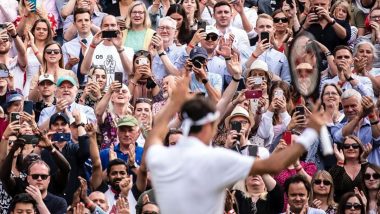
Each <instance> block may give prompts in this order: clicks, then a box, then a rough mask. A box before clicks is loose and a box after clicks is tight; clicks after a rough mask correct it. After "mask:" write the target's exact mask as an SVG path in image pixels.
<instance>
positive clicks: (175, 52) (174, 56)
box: [152, 44, 187, 80]
mask: <svg viewBox="0 0 380 214" xmlns="http://www.w3.org/2000/svg"><path fill="white" fill-rule="evenodd" d="M165 52H166V55H167V56H168V57H169V59H170V61H171V62H172V63H173V65H174V66H175V67H176V68H177V69H180V68H182V67H183V66H184V63H185V60H183V59H182V58H183V56H184V55H187V54H186V49H185V46H176V45H175V44H172V45H170V46H169V47H168V48H167V49H166V50H165ZM152 69H153V74H154V77H155V78H156V80H162V79H164V77H165V76H167V75H168V74H169V73H168V72H167V71H166V69H165V65H164V63H163V62H162V61H161V59H160V57H159V56H158V55H156V56H155V57H154V58H153V64H152Z"/></svg>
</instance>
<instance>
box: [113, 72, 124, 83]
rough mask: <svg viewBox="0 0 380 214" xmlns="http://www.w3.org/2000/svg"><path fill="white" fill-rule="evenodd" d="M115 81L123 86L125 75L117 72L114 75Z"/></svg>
mask: <svg viewBox="0 0 380 214" xmlns="http://www.w3.org/2000/svg"><path fill="white" fill-rule="evenodd" d="M114 75H115V76H114V80H115V81H118V82H119V83H121V84H123V73H122V72H115V74H114Z"/></svg>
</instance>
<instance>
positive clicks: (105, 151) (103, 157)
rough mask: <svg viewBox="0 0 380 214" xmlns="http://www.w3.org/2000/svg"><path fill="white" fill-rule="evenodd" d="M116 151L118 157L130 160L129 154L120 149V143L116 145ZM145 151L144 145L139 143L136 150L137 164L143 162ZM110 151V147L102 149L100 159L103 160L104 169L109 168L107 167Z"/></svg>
mask: <svg viewBox="0 0 380 214" xmlns="http://www.w3.org/2000/svg"><path fill="white" fill-rule="evenodd" d="M114 151H115V152H116V155H117V158H120V159H122V160H124V161H125V162H127V161H128V158H129V157H128V154H124V153H123V152H122V151H121V150H120V143H119V144H117V145H116V146H115V147H114ZM143 151H144V149H143V148H142V147H139V146H138V145H136V147H135V152H136V163H137V165H140V163H141V158H142V154H143ZM109 153H110V148H107V149H103V150H102V151H100V159H101V161H102V167H103V169H107V167H108V164H109Z"/></svg>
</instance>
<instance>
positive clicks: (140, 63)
mask: <svg viewBox="0 0 380 214" xmlns="http://www.w3.org/2000/svg"><path fill="white" fill-rule="evenodd" d="M138 64H139V65H147V64H148V59H147V58H145V57H143V58H140V59H139V61H138Z"/></svg>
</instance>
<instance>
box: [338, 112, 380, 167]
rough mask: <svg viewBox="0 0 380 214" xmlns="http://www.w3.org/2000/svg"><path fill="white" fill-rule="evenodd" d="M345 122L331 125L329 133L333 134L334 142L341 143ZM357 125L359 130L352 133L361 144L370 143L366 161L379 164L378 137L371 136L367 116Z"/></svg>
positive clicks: (379, 140) (379, 142)
mask: <svg viewBox="0 0 380 214" xmlns="http://www.w3.org/2000/svg"><path fill="white" fill-rule="evenodd" d="M347 123H348V121H346V122H343V123H338V124H336V125H335V126H333V127H331V134H332V135H333V139H334V142H335V143H343V141H344V136H343V134H342V129H343V127H344V126H345V125H347ZM359 125H360V128H359V131H358V132H357V131H354V132H353V133H352V134H353V135H355V136H357V137H358V138H359V139H360V141H361V142H362V144H363V145H365V144H368V143H371V144H372V148H373V149H372V152H371V153H370V154H369V156H368V162H370V163H373V164H375V165H380V148H379V146H380V137H379V138H377V139H376V138H373V137H372V129H371V123H370V122H369V120H368V119H367V118H364V120H363V122H362V123H361V124H359Z"/></svg>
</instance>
